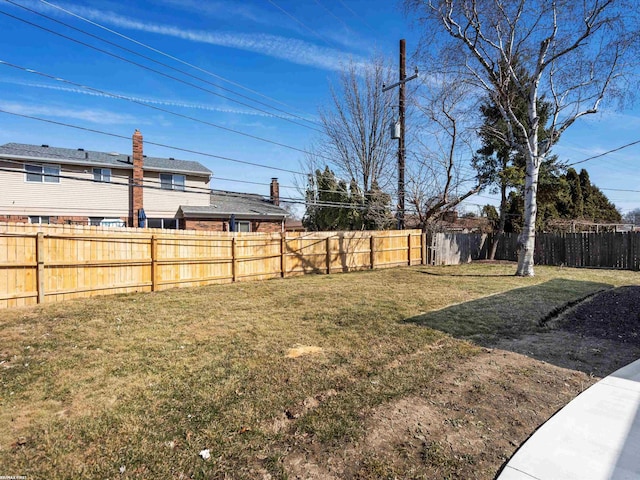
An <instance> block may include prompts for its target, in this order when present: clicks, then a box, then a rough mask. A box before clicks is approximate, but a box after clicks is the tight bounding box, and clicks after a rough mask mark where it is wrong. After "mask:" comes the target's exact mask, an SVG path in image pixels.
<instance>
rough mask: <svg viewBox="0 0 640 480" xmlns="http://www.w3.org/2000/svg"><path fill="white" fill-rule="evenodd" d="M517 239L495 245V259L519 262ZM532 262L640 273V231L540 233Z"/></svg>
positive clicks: (514, 236) (508, 235)
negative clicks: (636, 271)
mask: <svg viewBox="0 0 640 480" xmlns="http://www.w3.org/2000/svg"><path fill="white" fill-rule="evenodd" d="M517 246H518V236H517V235H516V234H506V235H505V236H504V238H503V239H502V240H501V242H500V243H499V244H498V250H497V252H496V259H498V260H512V261H517V260H518V252H517ZM534 262H535V263H536V264H537V265H565V266H567V267H591V268H615V269H620V270H640V232H629V233H562V234H556V233H539V234H537V235H536V247H535V251H534Z"/></svg>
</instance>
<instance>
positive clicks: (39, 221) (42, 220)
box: [29, 215, 49, 225]
mask: <svg viewBox="0 0 640 480" xmlns="http://www.w3.org/2000/svg"><path fill="white" fill-rule="evenodd" d="M29 223H33V224H34V225H48V224H49V217H48V216H43V215H33V216H29Z"/></svg>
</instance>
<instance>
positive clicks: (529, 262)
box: [516, 159, 540, 277]
mask: <svg viewBox="0 0 640 480" xmlns="http://www.w3.org/2000/svg"><path fill="white" fill-rule="evenodd" d="M539 170H540V161H539V160H538V159H535V160H533V161H527V175H526V178H525V186H524V226H523V228H522V233H520V237H519V238H518V270H517V271H516V275H518V276H521V277H533V275H534V272H533V253H534V250H535V245H536V216H537V213H538V203H537V192H538V172H539Z"/></svg>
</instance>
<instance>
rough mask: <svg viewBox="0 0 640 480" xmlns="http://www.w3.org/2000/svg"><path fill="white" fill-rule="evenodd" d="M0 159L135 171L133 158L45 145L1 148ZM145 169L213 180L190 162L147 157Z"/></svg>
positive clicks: (20, 145) (15, 145) (195, 164)
mask: <svg viewBox="0 0 640 480" xmlns="http://www.w3.org/2000/svg"><path fill="white" fill-rule="evenodd" d="M0 157H4V158H10V159H19V160H27V161H28V160H31V161H38V162H47V163H64V164H72V165H90V166H96V167H111V168H121V169H125V170H127V169H133V163H132V160H131V155H124V154H121V153H108V152H96V151H92V150H83V149H73V148H58V147H49V146H46V145H28V144H24V143H7V144H5V145H1V146H0ZM144 169H145V170H151V171H160V172H173V173H186V174H190V175H198V176H210V175H211V173H212V172H211V170H209V169H208V168H206V167H205V166H203V165H202V164H200V163H198V162H194V161H191V160H175V159H173V158H160V157H146V156H145V157H144Z"/></svg>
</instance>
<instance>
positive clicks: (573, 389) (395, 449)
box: [283, 287, 640, 479]
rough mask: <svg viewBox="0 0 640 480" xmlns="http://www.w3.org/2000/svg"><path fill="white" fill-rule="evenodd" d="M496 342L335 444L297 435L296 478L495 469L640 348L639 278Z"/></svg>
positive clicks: (292, 466) (374, 413)
mask: <svg viewBox="0 0 640 480" xmlns="http://www.w3.org/2000/svg"><path fill="white" fill-rule="evenodd" d="M496 346H497V347H500V348H499V349H498V348H495V349H493V348H487V349H483V351H482V353H480V354H479V355H476V356H474V357H473V358H471V359H470V360H468V361H466V362H464V363H461V364H457V365H451V366H450V368H449V369H446V370H445V373H444V374H443V375H442V376H441V377H440V378H439V380H438V381H435V382H433V383H432V384H431V385H430V387H429V388H428V389H425V390H424V391H423V392H420V394H419V395H414V396H410V397H405V398H401V399H398V400H396V401H393V402H390V403H386V404H384V405H382V406H380V407H377V408H375V409H371V410H370V411H363V412H362V415H363V417H365V418H366V421H365V422H364V424H365V434H364V435H363V437H362V438H361V439H360V440H359V441H357V442H353V443H351V444H348V445H347V446H345V448H342V449H340V450H338V451H327V450H322V449H316V448H314V446H313V443H308V444H304V443H303V445H301V447H302V448H296V449H294V450H293V451H291V452H290V453H289V454H288V455H287V456H286V457H285V458H284V460H283V462H284V470H285V471H286V472H287V474H288V475H289V478H295V479H303V478H304V479H325V478H329V479H330V478H347V479H349V478H354V479H355V478H359V479H378V478H389V479H393V478H425V479H435V478H464V479H492V478H494V477H495V475H496V472H498V471H499V469H500V467H501V466H502V465H503V464H504V463H505V462H506V461H507V460H508V459H509V458H510V457H511V455H512V454H513V453H514V452H515V450H516V449H517V448H518V446H519V445H520V444H521V443H522V442H524V441H525V440H526V439H527V438H528V437H529V436H530V435H531V434H532V433H533V432H534V431H535V430H536V429H537V428H538V427H539V426H540V425H542V424H543V423H544V422H545V421H546V420H547V419H548V418H549V417H551V416H552V415H553V414H554V413H555V412H556V411H558V410H559V409H560V408H562V407H563V406H564V405H565V404H566V403H568V402H569V401H571V400H572V399H573V398H575V396H576V395H578V394H579V393H580V392H582V391H583V390H584V389H586V388H587V387H589V386H590V385H592V384H593V383H595V382H596V381H597V380H598V379H599V377H602V376H606V375H608V374H610V373H612V372H613V371H615V370H616V369H618V368H620V367H622V366H624V365H626V364H628V363H630V362H632V361H634V360H636V359H638V358H640V287H621V288H617V289H611V290H608V291H605V292H602V293H599V294H597V295H595V296H593V297H591V298H589V299H587V300H585V301H584V302H582V303H580V304H578V305H575V306H573V307H572V308H569V309H567V310H565V311H564V312H563V313H561V314H560V315H559V316H558V317H555V318H551V319H549V320H548V321H547V323H546V325H544V326H541V329H540V331H538V332H536V333H527V334H526V335H524V336H522V337H520V338H508V339H504V340H501V341H498V342H496ZM305 443H306V442H305Z"/></svg>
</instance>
